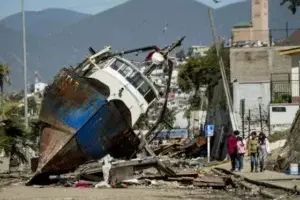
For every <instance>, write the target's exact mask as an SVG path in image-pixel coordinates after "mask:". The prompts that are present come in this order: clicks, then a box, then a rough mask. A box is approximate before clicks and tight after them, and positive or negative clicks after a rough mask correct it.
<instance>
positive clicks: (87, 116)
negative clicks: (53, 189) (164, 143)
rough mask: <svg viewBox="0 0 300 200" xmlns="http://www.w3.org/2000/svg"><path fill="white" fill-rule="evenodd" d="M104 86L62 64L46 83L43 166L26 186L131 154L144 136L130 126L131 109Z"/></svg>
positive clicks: (43, 112) (43, 118)
mask: <svg viewBox="0 0 300 200" xmlns="http://www.w3.org/2000/svg"><path fill="white" fill-rule="evenodd" d="M96 85H97V86H96ZM100 85H101V87H99V83H98V84H93V82H91V81H90V80H89V79H88V78H86V77H82V76H80V75H78V74H77V73H75V72H74V71H73V70H72V69H68V68H63V69H62V70H61V71H60V72H59V73H58V75H57V76H56V77H55V79H54V82H53V83H52V84H51V85H50V86H49V87H47V89H46V90H45V93H44V99H43V102H42V106H41V111H40V120H41V121H42V122H43V123H44V125H43V126H42V127H41V134H40V155H39V162H38V167H37V170H36V173H35V175H34V176H33V177H32V178H31V179H30V180H29V181H28V182H27V185H31V184H34V183H36V182H40V181H41V179H44V177H45V176H49V175H58V174H62V173H67V172H70V171H72V170H74V169H76V168H77V167H78V166H80V165H82V164H84V163H85V162H87V161H89V160H98V159H101V158H102V157H104V156H105V155H107V154H111V155H112V156H114V157H116V158H118V157H124V156H128V155H132V153H133V152H134V151H135V149H136V148H137V147H138V145H139V143H140V141H139V138H138V137H137V136H136V135H135V134H134V133H133V132H132V131H130V130H131V114H130V110H129V109H128V108H127V107H126V105H125V104H124V103H123V102H122V101H120V100H115V101H114V100H112V101H108V100H107V98H108V96H109V88H108V87H107V86H106V85H105V84H104V83H100Z"/></svg>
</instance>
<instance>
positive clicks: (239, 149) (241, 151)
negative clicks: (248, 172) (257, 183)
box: [237, 136, 246, 171]
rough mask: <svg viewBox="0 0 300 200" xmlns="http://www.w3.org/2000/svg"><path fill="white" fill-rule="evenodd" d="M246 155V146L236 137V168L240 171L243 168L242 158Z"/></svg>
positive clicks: (240, 138) (241, 139)
mask: <svg viewBox="0 0 300 200" xmlns="http://www.w3.org/2000/svg"><path fill="white" fill-rule="evenodd" d="M245 153H246V145H245V143H244V140H243V138H242V137H240V136H238V137H237V165H238V166H237V167H238V170H239V171H241V170H242V169H243V168H244V156H245Z"/></svg>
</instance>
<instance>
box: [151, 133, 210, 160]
mask: <svg viewBox="0 0 300 200" xmlns="http://www.w3.org/2000/svg"><path fill="white" fill-rule="evenodd" d="M152 148H153V151H154V153H155V154H156V155H159V156H168V157H170V158H176V157H177V158H178V157H182V156H184V157H186V158H195V157H198V156H201V155H204V154H205V153H206V152H205V151H206V138H205V137H197V138H195V139H193V140H189V139H187V140H169V141H166V143H164V144H161V145H159V146H158V147H156V146H153V147H152Z"/></svg>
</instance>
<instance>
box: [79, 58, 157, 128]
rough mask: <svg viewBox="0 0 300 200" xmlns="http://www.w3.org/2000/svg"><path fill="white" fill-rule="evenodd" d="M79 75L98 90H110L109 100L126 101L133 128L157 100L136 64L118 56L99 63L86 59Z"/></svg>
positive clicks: (152, 88)
mask: <svg viewBox="0 0 300 200" xmlns="http://www.w3.org/2000/svg"><path fill="white" fill-rule="evenodd" d="M77 73H79V74H80V75H83V76H85V77H88V79H89V80H90V81H91V82H92V83H93V85H95V86H96V87H97V85H98V84H99V88H100V87H101V86H102V88H103V84H104V85H106V86H108V87H109V94H107V100H108V101H111V100H121V101H123V103H124V104H125V105H126V106H127V108H128V109H129V110H130V112H131V122H132V124H131V125H132V126H133V125H134V124H135V123H136V122H137V120H138V119H139V117H140V116H141V114H143V113H145V112H146V111H147V109H148V108H149V106H150V105H151V104H152V103H153V102H154V101H155V100H156V99H157V98H158V91H157V89H156V88H155V87H154V85H153V84H152V82H151V81H150V80H149V79H148V78H147V77H146V76H145V75H143V74H142V73H141V71H140V70H139V69H138V68H137V67H136V66H135V65H134V64H132V63H131V62H130V61H128V60H127V59H124V58H122V57H119V56H115V57H113V58H111V59H108V60H105V61H100V62H98V63H96V62H95V60H90V59H87V60H86V62H84V63H82V65H81V66H80V67H79V71H77ZM99 91H100V92H101V90H100V89H99Z"/></svg>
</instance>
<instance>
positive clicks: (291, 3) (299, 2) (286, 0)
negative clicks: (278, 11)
mask: <svg viewBox="0 0 300 200" xmlns="http://www.w3.org/2000/svg"><path fill="white" fill-rule="evenodd" d="M284 4H288V9H289V10H290V11H292V13H293V14H295V13H296V11H297V7H298V6H300V0H282V2H281V4H280V5H284Z"/></svg>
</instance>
